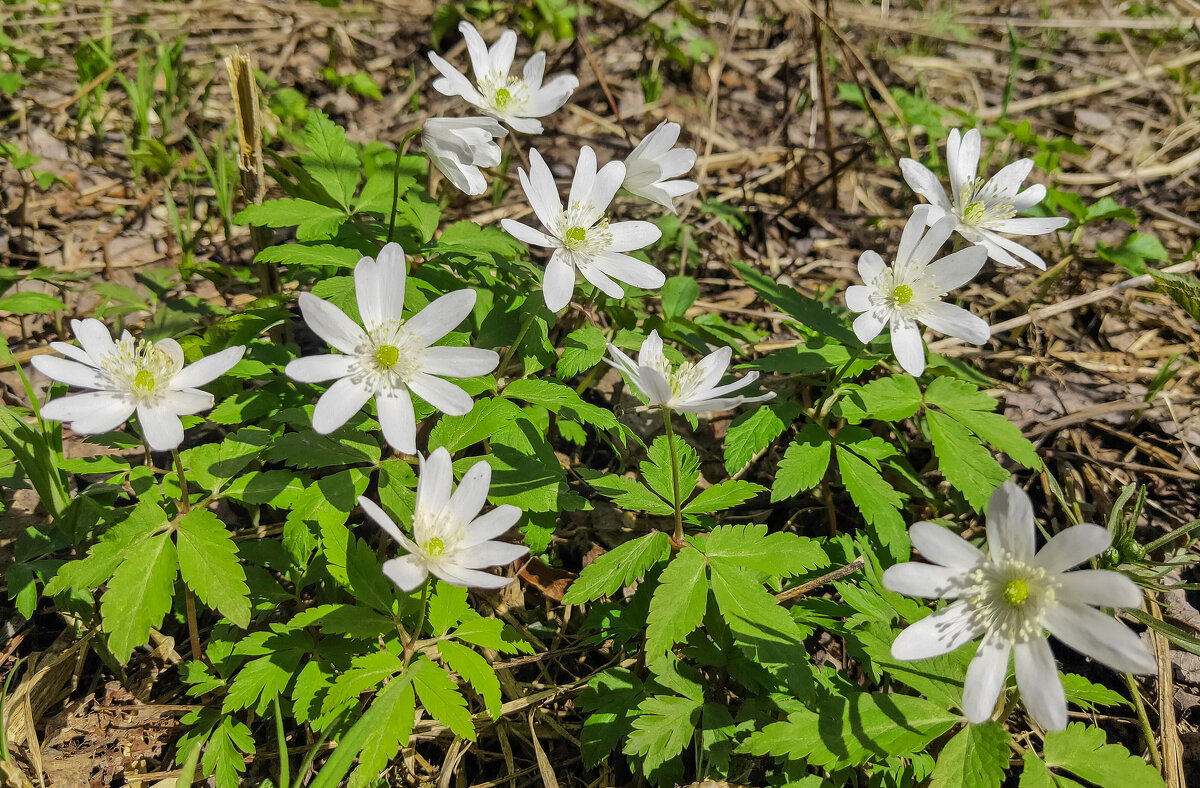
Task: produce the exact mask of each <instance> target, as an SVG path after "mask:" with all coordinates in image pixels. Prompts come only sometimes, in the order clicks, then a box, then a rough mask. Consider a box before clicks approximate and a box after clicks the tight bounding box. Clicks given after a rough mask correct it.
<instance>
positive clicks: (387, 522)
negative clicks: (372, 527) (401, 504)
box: [358, 495, 418, 553]
mask: <svg viewBox="0 0 1200 788" xmlns="http://www.w3.org/2000/svg"><path fill="white" fill-rule="evenodd" d="M358 505H359V506H361V507H362V510H363V511H364V512H366V513H367V517H370V518H371V520H373V521H374V523H375V524H376V525H378V526H379V527H380V529H382V530H383V532H384V533H385V534H387V535H388V536H390V537H391V538H392V539H393V540H394V541H395V542H396V544H398V545H400V546H401V547H403V548H404V549H405V550H407V551H409V552H410V553H416V552H418V548H417V545H416V544H415V543H414V542H413V541H412V540H411V539H409V538H408V537H407V536H405V535H404V532H403V531H401V530H400V529H399V528H398V527H397V526H396V523H394V522H393V521H392V518H391V517H388V515H387V512H385V511H384V510H383V508H382V507H380V505H379V504H377V503H375V502H374V501H372V500H371V499H370V498H367V497H366V496H363V495H360V496H359V497H358Z"/></svg>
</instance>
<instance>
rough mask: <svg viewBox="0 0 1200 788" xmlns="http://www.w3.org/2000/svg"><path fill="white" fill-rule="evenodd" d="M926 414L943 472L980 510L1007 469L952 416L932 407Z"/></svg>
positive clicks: (935, 451) (1004, 479)
mask: <svg viewBox="0 0 1200 788" xmlns="http://www.w3.org/2000/svg"><path fill="white" fill-rule="evenodd" d="M925 417H926V418H927V419H928V420H929V437H930V438H931V439H932V441H933V450H934V453H936V454H937V458H938V468H939V470H941V472H942V475H943V476H945V477H946V481H948V482H950V484H952V485H953V486H954V489H956V490H958V491H959V492H961V493H962V494H963V497H964V498H966V499H967V503H969V504H971V506H973V507H974V508H975V510H976V511H983V510H984V507H986V506H987V502H988V499H989V498H990V497H991V495H992V492H994V491H995V489H996V488H997V487H999V486H1000V485H1001V484H1003V483H1004V482H1006V481H1007V480H1008V478H1009V474H1008V471H1006V470H1004V468H1003V467H1001V465H1000V463H998V462H996V459H995V458H994V457H993V456H992V453H991V452H990V451H988V450H987V449H985V448H984V447H983V445H982V444H981V443H980V442H979V441H978V440H977V439H976V438H975V437H974V436H973V435H971V433H970V432H968V431H967V428H966V427H964V426H962V424H960V423H959V422H958V421H956V420H955V419H953V418H951V417H949V416H944V415H942V414H941V413H938V412H937V411H934V410H927V411H926V412H925Z"/></svg>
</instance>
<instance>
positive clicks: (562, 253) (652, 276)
mask: <svg viewBox="0 0 1200 788" xmlns="http://www.w3.org/2000/svg"><path fill="white" fill-rule="evenodd" d="M520 176H521V187H522V188H524V190H525V196H526V197H528V198H529V204H530V205H531V206H532V207H533V212H534V213H535V214H536V215H537V218H538V221H540V222H541V223H542V226H543V227H545V228H546V230H547V232H542V231H540V230H535V229H534V228H532V227H530V226H529V225H526V224H522V223H521V222H517V221H513V220H512V219H504V220H502V221H501V222H500V224H501V225H503V227H504V229H505V230H507V231H508V233H509V234H510V235H512V236H513V237H514V238H516V239H517V240H519V241H522V242H524V243H527V244H532V245H534V246H543V247H546V248H549V249H553V250H554V253H553V254H552V255H551V256H550V262H549V263H547V264H546V276H545V279H544V280H543V282H542V294H543V296H545V299H546V308H547V309H549V310H550V311H552V312H557V311H558V310H560V309H562V308H563V307H564V306H566V305H567V304H568V303H570V301H571V293H572V292H573V291H574V290H575V270H576V269H578V270H579V273H581V274H583V278H584V279H586V280H588V281H589V282H591V283H592V284H593V285H595V286H596V287H597V288H598V289H599V290H600V291H601V292H603V293H604V294H605V295H607V296H609V297H610V298H620V297H621V296H623V295H625V291H624V290H622V289H621V286H620V285H619V284H617V282H626V283H628V284H631V285H633V286H634V287H643V288H651V287H662V285H663V283H664V282H665V281H666V277H665V276H663V273H662V271H659V270H658V269H657V268H655V267H654V266H652V265H650V264H649V263H643V262H642V261H641V260H638V259H636V258H634V257H630V256H629V255H627V254H623V253H624V252H630V251H633V250H635V249H641V248H643V247H645V246H648V245H649V244H652V243H654V242H655V241H657V240H658V239H659V238H661V237H662V231H661V230H659V229H658V228H657V227H655V226H654V225H653V224H651V223H650V222H642V221H633V222H616V223H613V224H609V221H608V217H606V216H605V215H604V211H605V209H607V208H608V204H609V203H610V202H612V198H613V195H615V194H616V193H617V189H619V188H620V187H621V181H622V180H624V178H625V165H624V164H622V163H621V162H619V161H610V162H609V163H608V164H605V165H604V166H603V167H602V168H600V170H599V172H597V171H596V152H595V151H593V150H592V149H591V148H589V147H587V146H586V145H585V146H584V147H583V148H581V149H580V151H579V163H578V165H577V166H576V168H575V178H574V180H572V181H571V195H570V198H569V199H568V200H567V209H566V210H565V211H564V210H563V207H562V200H561V199H559V196H558V187H557V186H556V185H555V184H554V176H553V175H552V174H551V173H550V168H549V167H548V166H546V162H545V160H543V159H542V155H541V154H540V153H538V152H537V150H536V149H533V150H530V151H529V174H528V175H527V174H526V173H525V170H520ZM614 280H616V281H614Z"/></svg>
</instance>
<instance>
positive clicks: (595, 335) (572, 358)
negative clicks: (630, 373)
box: [554, 326, 608, 380]
mask: <svg viewBox="0 0 1200 788" xmlns="http://www.w3.org/2000/svg"><path fill="white" fill-rule="evenodd" d="M562 347H563V352H562V356H560V357H559V359H558V365H557V366H556V367H555V368H554V374H556V375H557V376H558V377H559V379H560V380H566V379H567V378H570V377H574V376H575V375H578V374H579V373H581V372H585V371H587V370H589V369H591V368H592V367H594V366H596V365H597V364H599V363H600V360H601V359H602V358H604V351H605V349H606V348H607V347H608V342H607V340H605V338H604V332H603V331H601V330H600V329H598V328H596V327H595V326H584V327H583V328H577V329H575V330H574V331H572V332H571V333H570V334H567V336H566V339H564V340H563V343H562Z"/></svg>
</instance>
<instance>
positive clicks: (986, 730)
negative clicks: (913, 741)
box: [929, 722, 1012, 788]
mask: <svg viewBox="0 0 1200 788" xmlns="http://www.w3.org/2000/svg"><path fill="white" fill-rule="evenodd" d="M1011 741H1012V737H1011V736H1009V735H1008V731H1006V730H1004V728H1003V727H1001V726H1000V725H997V724H996V723H994V722H987V723H984V724H982V725H966V726H964V727H963V729H962V730H960V731H959V732H958V733H956V734H955V735H954V736H953V737H952V738H951V739H950V741H948V742H946V746H945V747H943V748H942V751H941V752H940V753H939V754H938V758H937V765H936V766H934V768H933V773H932V774H931V775H930V776H929V786H930V788H997V786H999V785H1000V784H1002V783H1003V782H1004V775H1005V773H1006V772H1007V771H1008V756H1009V754H1010V753H1011V752H1012V750H1011V749H1010V747H1009V743H1010V742H1011Z"/></svg>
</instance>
